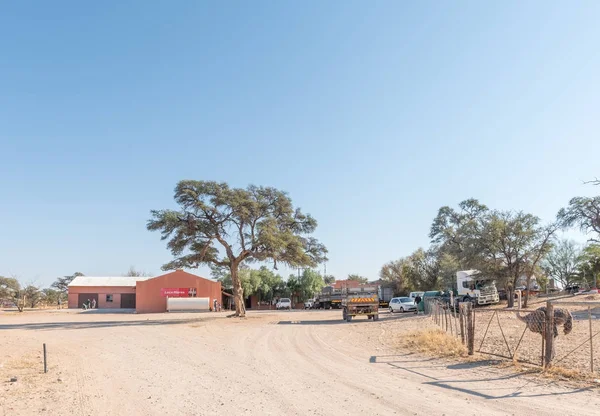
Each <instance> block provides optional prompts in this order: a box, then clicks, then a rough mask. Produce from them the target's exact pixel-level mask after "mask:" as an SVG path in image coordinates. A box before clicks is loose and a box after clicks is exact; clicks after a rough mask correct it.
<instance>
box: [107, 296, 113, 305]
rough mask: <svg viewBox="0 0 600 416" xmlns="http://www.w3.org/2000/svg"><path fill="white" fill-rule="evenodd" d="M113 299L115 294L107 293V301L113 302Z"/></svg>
mask: <svg viewBox="0 0 600 416" xmlns="http://www.w3.org/2000/svg"><path fill="white" fill-rule="evenodd" d="M112 301H113V295H106V302H107V303H112Z"/></svg>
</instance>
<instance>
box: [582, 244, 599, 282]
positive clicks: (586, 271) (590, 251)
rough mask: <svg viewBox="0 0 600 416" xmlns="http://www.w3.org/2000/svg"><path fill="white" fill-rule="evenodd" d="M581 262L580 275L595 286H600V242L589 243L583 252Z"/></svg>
mask: <svg viewBox="0 0 600 416" xmlns="http://www.w3.org/2000/svg"><path fill="white" fill-rule="evenodd" d="M580 260H581V261H580V263H579V276H581V278H582V279H583V280H585V281H586V282H589V283H590V284H591V285H592V286H593V287H594V288H598V277H600V244H589V245H587V246H586V247H585V248H584V249H583V252H582V254H581V257H580Z"/></svg>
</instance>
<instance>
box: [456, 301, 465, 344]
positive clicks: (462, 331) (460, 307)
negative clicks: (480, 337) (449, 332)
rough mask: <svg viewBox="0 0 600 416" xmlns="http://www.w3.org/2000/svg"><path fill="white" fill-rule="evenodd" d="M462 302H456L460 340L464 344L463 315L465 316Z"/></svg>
mask: <svg viewBox="0 0 600 416" xmlns="http://www.w3.org/2000/svg"><path fill="white" fill-rule="evenodd" d="M464 305H465V304H464V303H459V304H458V320H459V321H460V340H461V341H462V344H463V345H465V321H464V316H465V313H464V311H465V308H464Z"/></svg>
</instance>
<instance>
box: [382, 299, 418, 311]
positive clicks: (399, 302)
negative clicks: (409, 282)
mask: <svg viewBox="0 0 600 416" xmlns="http://www.w3.org/2000/svg"><path fill="white" fill-rule="evenodd" d="M389 309H390V313H394V312H410V311H416V310H417V304H416V303H415V300H414V299H413V298H408V297H403V298H392V300H390V308H389Z"/></svg>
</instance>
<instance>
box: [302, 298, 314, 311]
mask: <svg viewBox="0 0 600 416" xmlns="http://www.w3.org/2000/svg"><path fill="white" fill-rule="evenodd" d="M314 307H315V300H314V299H309V300H307V301H306V302H304V309H312V308H314Z"/></svg>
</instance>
